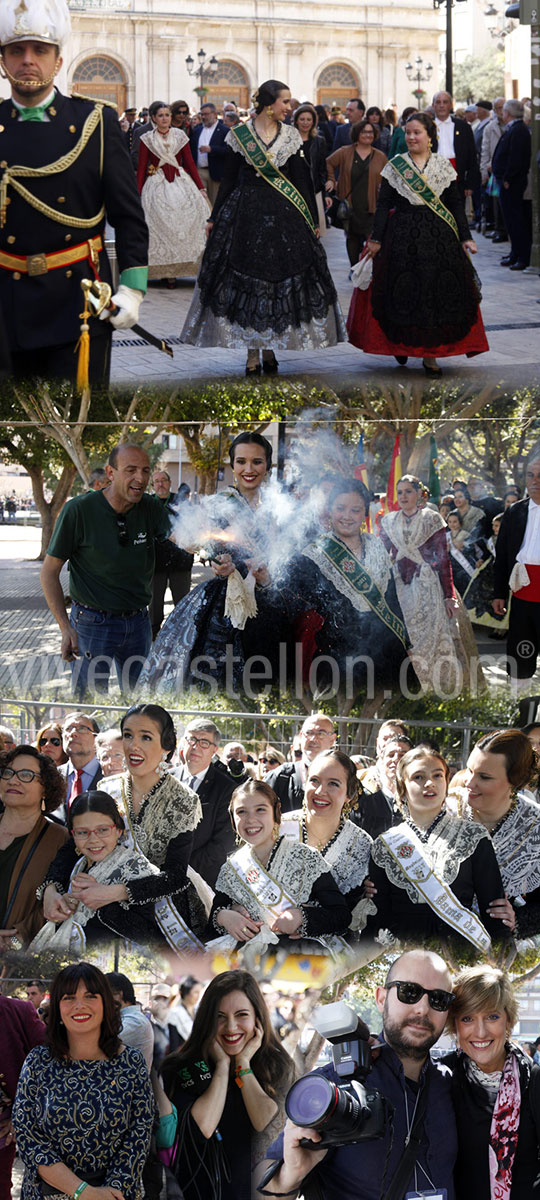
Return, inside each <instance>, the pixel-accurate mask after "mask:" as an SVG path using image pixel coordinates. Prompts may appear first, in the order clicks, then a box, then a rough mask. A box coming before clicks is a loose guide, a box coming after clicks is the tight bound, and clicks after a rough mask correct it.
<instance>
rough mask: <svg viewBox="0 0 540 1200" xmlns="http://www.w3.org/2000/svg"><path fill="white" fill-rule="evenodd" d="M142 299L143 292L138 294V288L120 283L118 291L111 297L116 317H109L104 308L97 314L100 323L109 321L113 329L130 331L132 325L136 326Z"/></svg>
mask: <svg viewBox="0 0 540 1200" xmlns="http://www.w3.org/2000/svg"><path fill="white" fill-rule="evenodd" d="M143 299H144V292H140V291H139V290H138V288H130V287H126V285H125V283H121V284H120V286H119V288H118V291H117V292H115V294H114V296H111V303H112V304H116V307H117V308H118V312H117V313H116V316H114V317H111V316H110V315H109V311H108V309H106V308H105V309H104V310H103V312H102V313H100V314H99V319H100V321H110V322H111V325H113V326H114V328H115V329H131V326H132V325H136V324H137V321H138V319H139V309H140V307H141V302H142V300H143Z"/></svg>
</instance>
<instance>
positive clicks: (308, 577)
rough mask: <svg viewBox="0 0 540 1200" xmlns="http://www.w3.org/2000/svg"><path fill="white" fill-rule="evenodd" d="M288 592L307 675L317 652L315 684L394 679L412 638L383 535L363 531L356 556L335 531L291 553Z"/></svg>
mask: <svg viewBox="0 0 540 1200" xmlns="http://www.w3.org/2000/svg"><path fill="white" fill-rule="evenodd" d="M288 580H289V582H288V585H287V588H286V591H285V596H286V603H287V604H288V608H289V613H290V619H291V621H294V626H295V638H296V642H297V643H298V642H300V643H301V644H302V647H303V672H304V677H305V678H308V677H309V671H310V667H311V665H312V663H313V661H314V659H315V658H316V657H317V656H319V655H320V656H321V663H320V665H319V666H318V668H317V683H318V686H319V687H320V686H321V683H323V682H326V677H327V676H328V683H331V682H332V681H333V675H332V672H331V671H330V669H329V666H328V665H327V659H329V658H330V659H332V660H333V662H335V664H336V666H337V670H338V672H339V684H340V686H341V687H344V686H346V685H347V687H348V689H349V690H350V683H351V682H352V684H353V686H354V688H355V690H357V689H358V688H359V687H362V686H368V687H369V686H370V684H371V686H372V687H373V686H378V685H381V684H385V683H386V684H392V683H395V682H396V681H397V680H398V679H399V675H400V670H401V666H402V664H403V663H404V662H406V661H407V647H408V645H409V639H408V636H407V630H406V628H405V622H404V620H403V615H402V611H401V608H400V604H399V601H398V598H397V595H396V587H395V583H394V580H393V577H392V562H391V559H390V556H389V554H388V552H387V550H386V549H385V547H384V546H383V544H382V541H381V539H380V538H378V537H375V536H373V535H372V534H363V535H362V549H361V551H360V553H359V554H358V555H357V554H355V553H353V551H352V550H350V549H349V547H348V546H347V545H346V544H345V542H343V541H342V540H341V538H339V537H338V536H337V535H336V534H334V533H330V534H326V535H325V536H323V537H320V538H318V539H317V541H315V542H313V543H312V544H311V545H309V546H307V547H306V549H305V550H304V551H303V553H302V554H301V555H299V556H298V557H297V558H295V559H293V560H292V562H291V564H290V567H289V570H288Z"/></svg>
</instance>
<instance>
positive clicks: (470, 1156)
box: [442, 1047, 540, 1200]
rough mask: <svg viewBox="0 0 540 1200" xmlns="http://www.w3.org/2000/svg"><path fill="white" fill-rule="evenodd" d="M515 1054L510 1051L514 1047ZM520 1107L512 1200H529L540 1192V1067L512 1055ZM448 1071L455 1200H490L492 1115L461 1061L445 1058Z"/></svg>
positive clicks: (454, 1056)
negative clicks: (455, 1134)
mask: <svg viewBox="0 0 540 1200" xmlns="http://www.w3.org/2000/svg"><path fill="white" fill-rule="evenodd" d="M514 1049H515V1047H514ZM516 1055H517V1061H518V1069H519V1080H520V1085H521V1107H520V1115H519V1131H518V1144H517V1150H516V1156H515V1159H514V1166H513V1169H512V1190H511V1192H510V1197H511V1200H533V1197H534V1196H537V1195H538V1194H539V1192H540V1161H539V1143H540V1067H538V1066H536V1065H535V1064H534V1063H532V1062H531V1061H530V1059H528V1058H527V1056H526V1055H525V1054H523V1053H522V1052H521V1051H520V1050H516ZM442 1062H443V1063H444V1064H445V1066H449V1067H450V1069H451V1070H452V1099H453V1101H454V1108H455V1113H456V1123H457V1130H458V1147H459V1149H458V1158H457V1163H456V1168H455V1174H454V1180H455V1185H456V1200H470V1197H471V1196H474V1200H490V1196H491V1193H490V1186H489V1168H488V1146H489V1132H490V1127H491V1118H492V1111H491V1110H490V1108H489V1107H488V1105H487V1104H486V1102H485V1097H484V1095H483V1092H482V1089H481V1088H480V1087H476V1086H475V1085H473V1084H472V1083H471V1082H469V1080H468V1078H467V1076H466V1074H465V1065H464V1064H465V1055H464V1054H458V1053H457V1051H456V1052H454V1053H453V1054H448V1055H445V1057H444V1058H443V1059H442Z"/></svg>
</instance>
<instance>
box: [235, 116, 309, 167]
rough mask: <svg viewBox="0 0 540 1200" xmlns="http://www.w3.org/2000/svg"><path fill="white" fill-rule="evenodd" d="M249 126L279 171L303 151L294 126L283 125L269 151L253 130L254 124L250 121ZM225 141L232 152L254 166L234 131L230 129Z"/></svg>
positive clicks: (301, 142)
mask: <svg viewBox="0 0 540 1200" xmlns="http://www.w3.org/2000/svg"><path fill="white" fill-rule="evenodd" d="M248 124H249V128H250V129H251V130H253V136H254V138H255V140H256V141H257V142H258V144H259V145H260V146H262V148H263V150H264V152H265V154H267V155H268V158H269V159H270V161H271V162H273V164H274V166H275V167H278V169H279V167H282V166H283V165H284V163H286V162H287V161H288V159H289V158H292V156H293V154H297V153H298V151H299V150H302V149H303V145H304V143H303V141H302V138H301V137H300V134H299V132H298V130H297V129H296V127H295V126H294V125H281V127H280V130H279V133H278V135H277V137H276V138H275V139H274V141H273V142H272V144H271V146H269V147H268V149H267V148H266V146H265V144H264V142H263V141H261V138H259V137H258V136H257V134H256V132H255V130H254V128H253V122H252V121H249V122H248ZM225 141H226V143H227V145H228V146H230V147H231V150H235V151H236V153H237V154H241V155H242V157H243V158H245V159H246V162H248V163H249V165H250V166H251V165H252V163H251V162H250V159H249V157H248V155H247V153H246V151H245V150H244V147H243V146H241V145H240V142H239V141H238V139H237V138H235V136H234V133H233V131H232V129H229V132H228V134H227V137H226V138H225Z"/></svg>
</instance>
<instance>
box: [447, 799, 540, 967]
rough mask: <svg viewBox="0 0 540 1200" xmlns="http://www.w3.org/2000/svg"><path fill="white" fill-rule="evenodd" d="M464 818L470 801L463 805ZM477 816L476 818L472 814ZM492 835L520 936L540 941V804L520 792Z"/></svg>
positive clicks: (468, 811) (536, 942) (536, 943)
mask: <svg viewBox="0 0 540 1200" xmlns="http://www.w3.org/2000/svg"><path fill="white" fill-rule="evenodd" d="M459 807H460V811H461V812H462V813H463V815H464V817H465V818H467V816H468V815H470V809H469V806H468V804H466V803H465V804H464V805H460V806H459ZM473 819H474V817H473ZM490 837H491V840H492V842H493V846H494V848H495V854H496V857H497V862H498V864H499V869H500V872H501V877H502V881H503V885H504V890H505V892H506V893H507V895H508V896H509V897H510V899H511V900H512V903H513V904H514V907H515V910H516V917H517V933H516V937H519V938H534V940H535V945H538V944H540V805H539V804H537V803H536V801H535V800H532V799H530V798H529V797H528V796H524V795H523V794H522V793H521V792H519V793H518V794H517V796H515V797H514V799H513V801H512V803H511V805H510V808H509V809H508V812H507V813H506V814H505V816H504V817H502V819H501V820H500V821H498V822H497V825H496V826H495V827H494V829H491V830H490Z"/></svg>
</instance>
